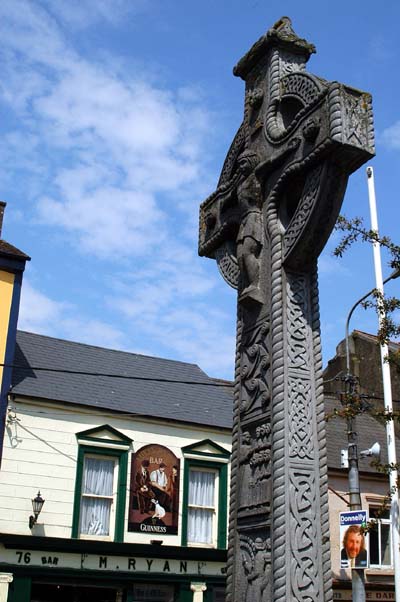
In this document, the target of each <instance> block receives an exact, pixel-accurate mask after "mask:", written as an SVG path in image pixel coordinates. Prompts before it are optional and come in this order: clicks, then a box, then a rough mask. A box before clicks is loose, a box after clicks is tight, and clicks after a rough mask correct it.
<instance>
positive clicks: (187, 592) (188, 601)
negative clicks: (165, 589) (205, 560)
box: [177, 581, 193, 602]
mask: <svg viewBox="0 0 400 602" xmlns="http://www.w3.org/2000/svg"><path fill="white" fill-rule="evenodd" d="M192 601H193V592H192V590H191V589H190V581H189V582H187V583H182V584H181V586H180V588H179V591H178V597H177V602H192Z"/></svg>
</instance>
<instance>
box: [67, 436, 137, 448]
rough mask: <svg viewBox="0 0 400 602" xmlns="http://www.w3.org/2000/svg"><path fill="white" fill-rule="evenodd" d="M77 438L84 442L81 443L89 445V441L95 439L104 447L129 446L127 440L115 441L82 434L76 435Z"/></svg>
mask: <svg viewBox="0 0 400 602" xmlns="http://www.w3.org/2000/svg"><path fill="white" fill-rule="evenodd" d="M78 440H80V441H84V442H85V443H84V444H83V445H90V442H91V441H95V442H96V443H97V442H98V443H102V444H103V445H104V446H105V447H106V446H107V445H118V446H123V447H125V448H126V447H128V446H129V447H130V446H131V443H130V442H128V441H116V440H115V439H102V438H101V437H86V436H82V437H78Z"/></svg>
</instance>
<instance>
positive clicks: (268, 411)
mask: <svg viewBox="0 0 400 602" xmlns="http://www.w3.org/2000/svg"><path fill="white" fill-rule="evenodd" d="M313 52H315V49H314V46H312V45H311V44H309V43H308V42H306V41H305V40H303V39H300V38H299V37H298V36H297V35H296V34H295V33H294V31H293V29H292V27H291V22H290V20H289V19H288V18H287V17H283V18H282V19H281V20H280V21H278V22H277V23H276V24H275V25H274V26H273V27H272V28H271V29H270V30H269V31H268V32H267V33H266V34H265V35H264V36H263V37H262V38H261V39H260V40H258V42H256V43H255V44H254V46H253V47H252V48H251V49H250V51H249V52H248V53H247V54H246V55H245V56H244V57H243V58H242V59H241V60H240V61H239V63H238V64H237V66H236V67H235V69H234V74H235V75H238V76H240V77H241V78H242V79H244V81H245V82H246V95H245V105H244V120H243V123H242V125H241V126H240V128H239V130H238V132H237V134H236V136H235V138H234V140H233V142H232V145H231V147H230V149H229V151H228V155H227V157H226V160H225V163H224V166H223V169H222V173H221V177H220V180H219V182H218V187H217V190H216V191H215V192H214V193H213V194H212V195H211V196H210V197H209V198H208V199H206V201H204V202H203V203H202V205H201V209H200V241H199V253H200V255H205V256H207V257H211V258H214V259H216V260H217V263H218V267H219V269H220V271H221V273H222V275H223V277H224V278H225V279H226V280H227V282H228V283H229V284H230V285H231V286H234V287H235V288H237V289H238V327H237V330H238V332H237V355H236V376H235V383H236V385H235V404H234V428H233V454H232V480H231V507H230V525H229V548H228V574H227V600H228V601H229V602H259V601H260V602H267V601H269V600H275V601H278V600H279V601H283V600H285V601H294V600H296V601H297V600H302V601H304V602H305V601H307V602H310V601H327V600H330V599H331V598H332V593H331V579H330V556H329V533H328V523H329V518H328V492H327V466H326V449H325V426H324V406H323V398H322V383H321V346H320V327H319V307H318V287H317V259H318V256H319V254H320V252H321V251H322V249H323V247H324V245H325V243H326V240H327V238H328V236H329V234H330V233H331V231H332V228H333V225H334V223H335V221H336V218H337V215H338V213H339V209H340V206H341V203H342V200H343V195H344V192H345V189H346V184H347V180H348V177H349V175H350V174H351V173H352V172H353V171H354V170H355V169H357V168H358V167H359V166H360V165H362V164H363V163H364V162H365V161H367V160H368V159H369V158H370V157H371V156H372V155H373V153H374V146H373V144H374V140H373V124H372V111H371V97H370V96H369V94H365V93H363V92H360V91H358V90H355V89H353V88H349V87H347V86H345V85H342V84H339V83H337V82H327V81H325V80H323V79H321V78H319V77H316V76H314V75H311V74H309V73H307V72H306V70H305V66H306V63H307V61H308V59H309V57H310V55H311V53H313Z"/></svg>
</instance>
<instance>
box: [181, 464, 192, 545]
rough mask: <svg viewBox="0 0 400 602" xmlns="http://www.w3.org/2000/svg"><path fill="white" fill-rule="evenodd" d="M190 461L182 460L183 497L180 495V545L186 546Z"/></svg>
mask: <svg viewBox="0 0 400 602" xmlns="http://www.w3.org/2000/svg"><path fill="white" fill-rule="evenodd" d="M190 464H191V462H190V460H184V463H183V495H182V535H181V544H182V546H187V528H188V513H187V508H188V501H189V469H190Z"/></svg>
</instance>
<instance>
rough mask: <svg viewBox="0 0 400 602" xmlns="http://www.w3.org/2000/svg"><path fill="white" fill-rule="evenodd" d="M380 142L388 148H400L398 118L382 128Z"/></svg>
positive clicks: (399, 122)
mask: <svg viewBox="0 0 400 602" xmlns="http://www.w3.org/2000/svg"><path fill="white" fill-rule="evenodd" d="M380 139H381V142H382V143H383V144H384V145H385V146H387V147H388V148H392V149H395V150H398V149H400V120H399V121H396V122H395V123H394V124H393V125H391V126H390V127H388V128H386V129H384V130H383V132H382V135H381V136H380Z"/></svg>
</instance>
